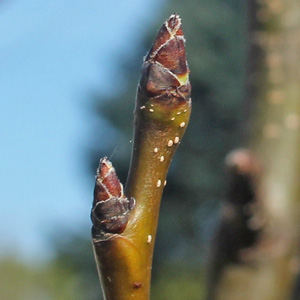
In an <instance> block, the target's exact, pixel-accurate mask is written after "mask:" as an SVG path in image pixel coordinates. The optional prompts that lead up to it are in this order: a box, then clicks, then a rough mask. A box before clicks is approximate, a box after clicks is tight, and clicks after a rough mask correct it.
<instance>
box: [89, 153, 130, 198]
mask: <svg viewBox="0 0 300 300" xmlns="http://www.w3.org/2000/svg"><path fill="white" fill-rule="evenodd" d="M123 196H124V195H123V186H122V184H121V183H120V181H119V179H118V177H117V174H116V170H115V168H114V167H113V166H112V164H111V162H110V161H109V160H108V159H107V157H104V158H102V159H101V160H100V163H99V167H98V169H97V177H96V184H95V190H94V198H95V199H94V201H95V202H94V203H96V202H99V201H105V200H107V199H109V198H111V197H123Z"/></svg>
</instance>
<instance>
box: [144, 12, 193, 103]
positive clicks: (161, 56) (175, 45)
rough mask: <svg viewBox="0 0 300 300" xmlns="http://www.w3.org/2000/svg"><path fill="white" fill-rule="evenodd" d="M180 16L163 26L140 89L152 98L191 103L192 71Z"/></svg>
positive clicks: (153, 47)
mask: <svg viewBox="0 0 300 300" xmlns="http://www.w3.org/2000/svg"><path fill="white" fill-rule="evenodd" d="M184 44H185V39H184V36H183V32H182V29H181V20H180V17H179V16H178V15H176V14H173V15H171V16H170V18H169V19H168V20H167V21H166V22H165V23H164V24H163V26H162V27H161V29H160V30H159V32H158V34H157V37H156V38H155V40H154V42H153V46H152V48H151V49H150V51H149V53H148V55H147V56H146V58H145V62H144V65H143V69H142V77H141V81H140V88H141V89H142V90H143V91H144V92H145V93H146V94H148V95H149V96H150V97H161V98H168V97H169V98H170V95H171V96H172V97H176V98H178V99H179V98H180V99H182V100H189V98H190V83H189V79H188V74H189V69H188V66H187V62H186V55H185V47H184Z"/></svg>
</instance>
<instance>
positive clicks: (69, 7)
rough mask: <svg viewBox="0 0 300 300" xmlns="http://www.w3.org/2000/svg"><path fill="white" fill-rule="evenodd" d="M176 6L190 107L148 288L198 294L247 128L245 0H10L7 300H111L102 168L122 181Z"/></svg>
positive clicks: (1, 90)
mask: <svg viewBox="0 0 300 300" xmlns="http://www.w3.org/2000/svg"><path fill="white" fill-rule="evenodd" d="M174 12H177V13H178V14H180V16H181V17H182V20H183V31H184V33H185V37H186V40H187V44H186V48H187V58H188V62H189V67H190V70H191V83H192V99H193V113H192V118H191V121H190V125H189V127H188V130H187V132H186V135H185V137H184V141H183V143H182V144H181V146H180V147H179V149H178V151H177V153H176V155H175V158H174V161H173V163H172V166H171V170H170V173H169V175H168V185H167V186H166V188H165V191H164V196H163V202H162V208H161V215H160V223H159V229H158V236H157V242H156V249H155V257H154V268H153V292H152V294H153V299H157V300H160V299H167V298H168V299H174V300H176V299H189V300H193V299H200V297H201V295H202V294H203V290H202V284H200V282H202V281H203V269H205V266H206V261H207V254H208V250H207V249H208V244H209V241H210V239H211V235H212V234H211V233H212V231H213V230H214V228H215V227H216V223H217V220H218V218H219V208H220V204H221V202H222V200H223V199H224V172H223V161H224V157H225V156H226V154H227V153H228V152H229V151H231V150H232V149H234V148H237V147H241V146H243V144H244V140H245V138H246V136H247V131H246V122H245V120H247V118H248V110H247V109H246V108H247V105H245V77H246V57H247V51H246V49H247V47H246V42H247V41H246V13H245V3H244V1H241V0H226V1H223V0H201V1H199V0H190V1H180V0H164V1H158V0H131V1H128V0H124V1H120V0H110V1H101V0H100V1H96V0H91V1H83V0H77V1H68V0H67V1H59V0H52V1H49V0H48V1H38V0H28V1H21V0H3V1H1V2H0V70H1V71H0V97H1V102H0V123H1V131H0V138H1V141H2V143H1V148H0V154H1V158H2V159H1V168H0V177H1V194H2V200H1V202H0V220H1V227H0V299H5V300H19V299H22V300H23V299H24V300H25V299H41V300H43V299H45V300H46V299H47V300H48V299H73V300H77V299H78V300H79V299H80V300H96V299H101V291H100V285H99V283H98V277H97V273H96V267H95V263H94V259H93V254H92V248H91V241H90V227H91V222H90V219H89V213H90V208H91V203H92V192H93V185H94V174H95V170H96V168H97V165H98V161H99V158H100V157H103V156H108V157H109V158H110V159H111V160H112V161H113V164H114V166H115V167H116V169H117V173H118V175H119V177H120V178H121V181H122V182H123V183H124V182H125V180H126V175H127V170H128V166H129V159H130V151H131V146H132V145H131V139H132V125H133V114H132V112H133V108H134V98H135V90H136V86H137V83H138V80H139V76H140V68H141V64H142V59H143V56H144V55H145V54H146V52H147V50H148V49H149V48H150V46H151V43H152V41H153V39H154V37H155V35H156V33H157V31H158V29H159V28H160V26H161V24H162V23H163V22H164V21H165V19H166V18H167V17H168V16H169V15H170V14H171V13H174ZM183 295H184V298H183Z"/></svg>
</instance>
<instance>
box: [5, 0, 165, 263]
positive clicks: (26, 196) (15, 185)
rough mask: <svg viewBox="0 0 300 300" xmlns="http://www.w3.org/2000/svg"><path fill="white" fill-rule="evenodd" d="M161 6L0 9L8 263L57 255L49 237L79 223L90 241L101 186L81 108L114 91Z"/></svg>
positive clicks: (9, 4)
mask: <svg viewBox="0 0 300 300" xmlns="http://www.w3.org/2000/svg"><path fill="white" fill-rule="evenodd" d="M157 2H158V1H153V0H130V1H129V0H127V1H126V0H109V1H102V0H100V1H99V0H97V1H96V0H90V1H84V0H76V1H70V0H67V1H61V0H51V1H50V0H46V1H39V0H28V1H21V0H6V1H1V3H0V128H1V130H0V138H1V147H0V155H1V167H0V182H1V184H0V188H1V201H0V220H1V226H0V255H1V254H2V255H3V254H6V253H14V252H18V254H20V255H21V257H22V258H24V259H32V258H36V257H40V258H43V257H45V256H47V255H50V254H51V251H49V250H47V234H49V233H51V232H52V231H54V230H57V228H64V229H66V228H68V227H69V226H70V227H71V224H76V227H77V226H78V228H84V230H85V232H86V233H87V234H89V228H90V221H89V218H88V217H89V210H90V205H91V201H92V198H91V197H92V189H93V180H92V178H91V177H89V176H88V174H87V172H86V170H87V169H86V168H85V167H84V166H83V165H82V159H81V157H82V153H81V152H82V151H83V149H84V143H85V142H87V141H88V140H89V139H88V138H87V136H88V135H89V132H88V131H89V129H90V125H91V124H90V119H89V118H90V116H88V114H87V113H86V112H83V111H82V109H83V108H82V107H83V105H82V101H83V99H85V98H86V97H87V94H88V93H89V92H92V91H94V90H100V91H101V92H102V93H104V94H105V93H106V94H108V93H109V92H110V88H111V87H112V85H111V83H110V82H111V79H112V78H113V77H114V74H115V72H116V70H117V65H115V64H114V57H115V55H116V54H119V53H120V51H121V50H122V51H124V53H125V57H124V59H126V53H128V51H130V48H131V47H132V45H134V42H135V41H136V40H137V39H138V38H140V37H141V36H142V34H143V33H144V32H146V30H147V26H150V24H151V16H153V15H157V10H158V3H157ZM158 15H160V14H158ZM166 17H167V16H166ZM142 21H143V22H142ZM155 21H156V20H154V22H155ZM162 21H163V20H162ZM131 32H133V33H131ZM125 39H129V41H130V42H129V44H127V46H125V47H124V43H123V42H124V40H125ZM103 126H104V123H103ZM70 207H72V214H70ZM74 230H75V231H76V228H74ZM45 233H46V234H45ZM16 249H18V250H16Z"/></svg>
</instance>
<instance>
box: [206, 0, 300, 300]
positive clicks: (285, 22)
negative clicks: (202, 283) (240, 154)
mask: <svg viewBox="0 0 300 300" xmlns="http://www.w3.org/2000/svg"><path fill="white" fill-rule="evenodd" d="M249 24H250V31H249V42H250V43H251V48H250V57H249V61H248V64H249V74H248V78H247V79H248V84H249V86H248V88H249V89H248V93H249V94H248V95H249V99H248V101H249V102H253V103H255V104H256V106H257V108H256V109H255V110H254V114H253V117H252V120H251V121H252V122H253V123H254V126H251V138H250V143H249V145H250V147H251V149H253V151H254V152H255V153H256V154H257V157H259V160H260V161H261V163H262V174H261V178H260V182H259V186H258V187H257V188H256V189H255V190H254V196H252V197H250V198H252V199H251V201H250V202H249V201H247V202H245V201H244V198H245V197H241V196H238V194H237V196H238V197H237V200H238V201H234V202H233V201H232V195H231V197H229V201H230V203H231V204H233V205H232V207H231V213H229V215H230V216H229V217H228V213H227V214H224V216H223V217H222V222H221V224H220V228H219V232H221V233H222V236H218V235H217V236H216V240H215V244H214V243H213V244H212V247H213V248H215V247H216V246H217V249H215V250H216V251H214V253H213V260H212V261H213V265H212V266H211V267H210V268H211V278H210V284H209V294H210V295H209V299H217V300H225V299H231V300H238V299H244V300H251V299H256V300H280V299H291V295H292V292H293V286H294V282H295V278H296V274H297V272H298V271H299V256H298V254H299V253H298V248H299V233H300V232H299V221H300V219H299V204H300V190H299V188H300V186H299V176H300V169H299V167H300V130H299V129H300V105H299V99H300V85H299V82H300V56H299V53H300V40H299V36H300V3H299V1H298V0H289V1H280V0H273V1H254V0H250V1H249ZM236 154H237V153H235V154H233V155H236ZM239 160H240V159H238V160H237V161H239ZM237 161H235V164H236V163H237ZM250 166H251V168H253V167H254V166H255V163H252V164H250ZM229 184H233V182H230V183H229ZM241 188H243V189H245V187H242V186H241ZM249 204H250V205H251V206H252V207H251V206H249ZM253 205H255V206H253ZM226 207H227V209H226ZM238 207H241V208H242V209H241V210H238ZM224 210H225V211H227V212H228V205H226V203H225V204H224ZM234 214H236V215H234ZM232 215H234V216H232ZM228 218H230V221H229V224H230V225H228ZM237 219H240V220H242V223H238V222H237ZM249 234H251V235H252V238H250V236H249ZM224 244H226V245H225V246H224ZM224 247H226V248H224ZM224 249H225V251H224Z"/></svg>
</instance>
